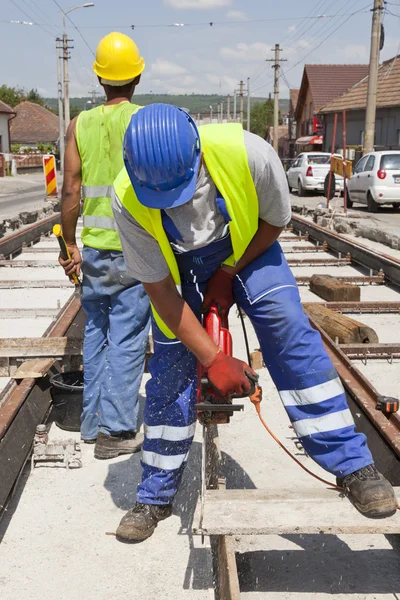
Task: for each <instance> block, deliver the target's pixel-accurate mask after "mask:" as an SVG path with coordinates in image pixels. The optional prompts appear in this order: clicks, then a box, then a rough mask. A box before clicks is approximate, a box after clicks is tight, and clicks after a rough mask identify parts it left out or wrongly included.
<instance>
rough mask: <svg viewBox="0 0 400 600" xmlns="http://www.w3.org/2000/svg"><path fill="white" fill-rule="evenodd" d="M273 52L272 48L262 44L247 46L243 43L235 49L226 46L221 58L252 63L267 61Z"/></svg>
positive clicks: (221, 52) (221, 51)
mask: <svg viewBox="0 0 400 600" xmlns="http://www.w3.org/2000/svg"><path fill="white" fill-rule="evenodd" d="M270 51H271V46H269V45H268V44H263V43H262V42H254V43H253V44H245V43H244V42H241V43H240V44H236V46H235V47H233V48H232V47H228V46H224V47H223V48H221V50H220V51H219V55H220V57H221V58H224V59H226V60H240V61H243V62H252V61H258V60H263V59H265V57H266V56H268V55H269V53H270Z"/></svg>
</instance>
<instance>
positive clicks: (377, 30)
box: [364, 0, 384, 154]
mask: <svg viewBox="0 0 400 600" xmlns="http://www.w3.org/2000/svg"><path fill="white" fill-rule="evenodd" d="M383 3H384V0H374V8H373V9H372V30H371V51H370V58H369V77H368V93H367V110H366V114H365V135H364V154H368V152H373V150H374V142H375V120H376V95H377V87H378V68H379V53H380V43H381V25H382V14H383Z"/></svg>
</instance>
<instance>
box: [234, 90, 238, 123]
mask: <svg viewBox="0 0 400 600" xmlns="http://www.w3.org/2000/svg"><path fill="white" fill-rule="evenodd" d="M236 105H237V98H236V90H235V91H234V92H233V120H234V121H235V123H236V119H237V110H236Z"/></svg>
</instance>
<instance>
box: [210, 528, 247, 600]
mask: <svg viewBox="0 0 400 600" xmlns="http://www.w3.org/2000/svg"><path fill="white" fill-rule="evenodd" d="M210 542H211V551H212V554H213V563H214V568H213V571H214V579H215V588H216V597H217V599H218V600H240V587H239V576H238V572H237V566H236V557H235V548H234V541H233V539H232V538H231V537H229V536H226V535H220V536H211V538H210Z"/></svg>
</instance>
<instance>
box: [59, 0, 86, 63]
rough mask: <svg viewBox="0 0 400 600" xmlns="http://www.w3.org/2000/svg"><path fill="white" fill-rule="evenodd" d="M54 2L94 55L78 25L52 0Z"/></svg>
mask: <svg viewBox="0 0 400 600" xmlns="http://www.w3.org/2000/svg"><path fill="white" fill-rule="evenodd" d="M53 2H54V4H55V5H56V6H58V8H59V9H60V10H61V12H62V13H63V14H64V15H65V18H66V19H68V21H69V22H70V23H71V25H72V26H73V27H74V28H75V29H76V31H77V32H78V35H79V36H80V37H81V38H82V40H83V42H84V43H85V45H86V47H87V48H88V49H89V50H90V52H91V53H92V54H93V56H94V51H93V49H92V48H91V46H90V44H89V43H88V41H87V40H86V39H85V37H84V35H83V34H82V32H81V31H80V29H79V27H77V26H76V25H75V23H74V22H73V20H72V19H71V17H70V16H69V15H68V14H66V13H65V11H64V9H63V8H61V6H60V4H59V3H58V2H57V0H53Z"/></svg>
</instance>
